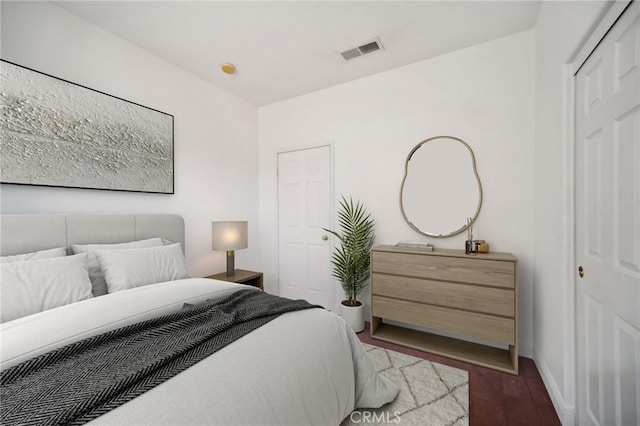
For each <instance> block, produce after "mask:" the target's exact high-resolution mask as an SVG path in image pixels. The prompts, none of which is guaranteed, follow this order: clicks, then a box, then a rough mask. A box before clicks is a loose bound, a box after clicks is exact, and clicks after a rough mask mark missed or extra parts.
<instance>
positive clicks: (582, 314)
mask: <svg viewBox="0 0 640 426" xmlns="http://www.w3.org/2000/svg"><path fill="white" fill-rule="evenodd" d="M639 3H640V2H638V1H636V2H634V3H632V5H631V6H630V7H629V8H628V9H627V11H626V12H625V13H624V14H623V15H622V16H621V18H620V19H619V20H618V22H617V23H616V24H615V25H614V26H613V27H612V29H611V30H610V31H609V33H608V34H607V35H606V37H605V38H604V39H603V40H602V42H601V43H600V45H599V46H598V47H597V48H596V49H595V50H594V51H593V53H592V54H591V56H590V58H589V59H588V60H587V62H586V63H585V64H584V66H583V67H582V68H581V69H580V71H579V72H578V74H577V75H576V104H575V116H576V261H577V265H576V269H578V267H579V266H580V267H582V271H583V277H582V278H580V277H579V274H578V271H576V274H578V278H576V280H577V282H576V315H577V317H576V336H577V351H576V357H577V372H576V373H577V380H578V383H577V398H578V424H579V425H581V426H582V425H603V426H604V425H606V426H610V425H624V426H626V425H638V424H640V13H639V12H640V7H639V6H640V4H639Z"/></svg>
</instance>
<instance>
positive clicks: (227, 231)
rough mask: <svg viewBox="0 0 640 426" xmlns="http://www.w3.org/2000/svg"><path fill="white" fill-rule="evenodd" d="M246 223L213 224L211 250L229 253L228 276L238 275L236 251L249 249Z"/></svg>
mask: <svg viewBox="0 0 640 426" xmlns="http://www.w3.org/2000/svg"><path fill="white" fill-rule="evenodd" d="M248 241H249V236H248V225H247V222H246V221H229V222H211V249H212V250H219V251H223V250H224V251H226V252H227V276H228V277H232V276H233V275H235V273H236V269H235V265H234V263H235V253H234V250H240V249H244V248H247V247H248Z"/></svg>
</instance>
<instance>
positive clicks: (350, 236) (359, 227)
mask: <svg viewBox="0 0 640 426" xmlns="http://www.w3.org/2000/svg"><path fill="white" fill-rule="evenodd" d="M338 224H339V226H340V229H341V230H342V234H339V233H337V232H335V231H332V230H330V229H325V231H327V232H330V233H331V234H333V235H335V236H336V237H337V238H338V240H339V242H340V244H339V245H338V246H336V248H335V250H334V252H333V254H332V256H331V263H332V264H333V276H334V277H335V278H336V279H338V281H340V284H342V289H343V290H344V293H345V296H346V297H347V299H346V300H343V301H342V303H341V305H340V316H341V317H342V318H343V319H344V320H345V321H346V322H347V323H348V324H349V325H350V326H351V328H353V330H354V331H355V332H356V333H359V332H361V331H362V330H364V305H363V304H362V302H360V301H358V300H357V297H358V294H360V292H361V291H362V289H364V288H365V287H366V285H367V280H368V279H369V263H370V262H369V261H370V257H371V247H373V242H374V240H375V234H374V221H373V219H371V215H370V214H369V213H367V211H366V209H365V208H364V206H363V205H362V203H360V202H359V201H358V202H356V203H355V204H354V202H353V200H352V199H351V198H349V201H347V199H346V198H345V197H344V196H343V197H342V200H341V201H340V208H339V209H338Z"/></svg>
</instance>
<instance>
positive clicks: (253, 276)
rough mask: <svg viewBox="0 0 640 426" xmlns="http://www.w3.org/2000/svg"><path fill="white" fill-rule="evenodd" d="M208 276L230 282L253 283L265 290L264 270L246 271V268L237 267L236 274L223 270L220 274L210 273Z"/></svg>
mask: <svg viewBox="0 0 640 426" xmlns="http://www.w3.org/2000/svg"><path fill="white" fill-rule="evenodd" d="M206 278H211V279H214V280H220V281H227V282H230V283H238V284H247V285H252V286H254V287H258V288H259V289H260V290H262V291H264V287H263V284H262V272H254V271H245V270H244V269H236V273H235V275H231V276H230V277H228V276H227V273H226V272H221V273H219V274H215V275H209V276H208V277H206Z"/></svg>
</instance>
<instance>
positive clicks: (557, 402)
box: [533, 353, 576, 426]
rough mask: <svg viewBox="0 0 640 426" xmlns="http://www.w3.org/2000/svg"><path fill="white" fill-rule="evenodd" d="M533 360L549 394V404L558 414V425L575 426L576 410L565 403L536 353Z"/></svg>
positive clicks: (549, 373)
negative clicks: (550, 403) (551, 404)
mask: <svg viewBox="0 0 640 426" xmlns="http://www.w3.org/2000/svg"><path fill="white" fill-rule="evenodd" d="M533 360H534V362H535V363H536V366H537V367H538V371H539V372H540V377H542V381H543V382H544V385H545V387H546V388H547V392H549V396H550V397H551V402H552V403H553V407H554V408H555V409H556V413H557V414H558V418H559V419H560V423H562V425H563V426H575V425H576V408H575V407H574V406H573V405H571V404H568V403H567V402H566V401H565V399H564V396H563V395H562V392H561V391H560V388H559V387H558V384H557V383H556V381H555V379H554V378H553V375H552V374H551V371H550V370H549V367H547V364H546V363H545V362H544V361H543V359H542V357H541V356H540V355H539V354H538V353H536V354H535V356H534V358H533Z"/></svg>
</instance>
